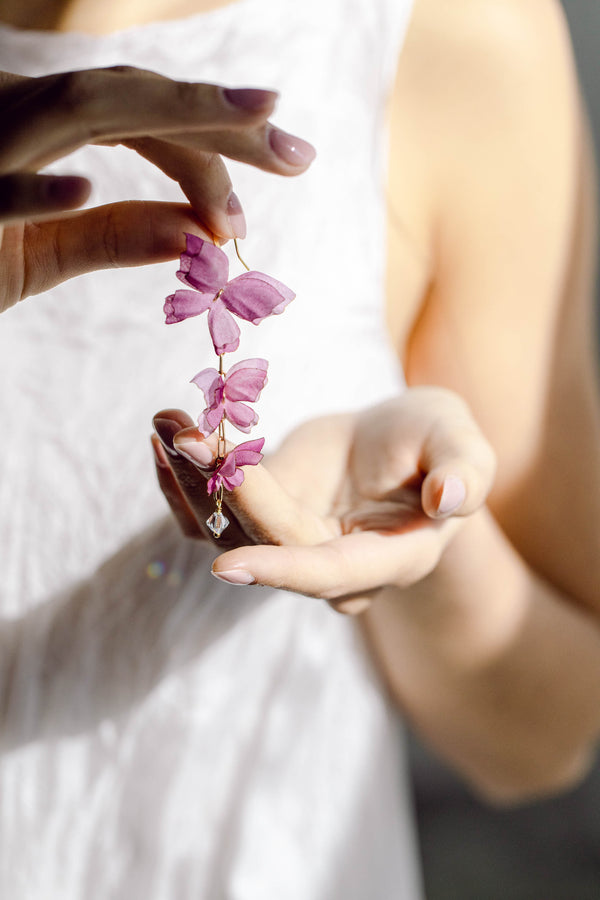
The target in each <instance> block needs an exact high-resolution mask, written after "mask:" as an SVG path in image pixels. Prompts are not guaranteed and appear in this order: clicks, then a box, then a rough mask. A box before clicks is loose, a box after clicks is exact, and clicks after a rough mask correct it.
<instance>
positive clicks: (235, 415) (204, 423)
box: [192, 359, 269, 436]
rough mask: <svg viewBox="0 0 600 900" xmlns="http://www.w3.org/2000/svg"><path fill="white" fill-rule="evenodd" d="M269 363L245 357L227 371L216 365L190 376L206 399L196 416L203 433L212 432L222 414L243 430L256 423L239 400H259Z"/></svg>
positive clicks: (253, 416)
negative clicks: (203, 408)
mask: <svg viewBox="0 0 600 900" xmlns="http://www.w3.org/2000/svg"><path fill="white" fill-rule="evenodd" d="M268 365H269V364H268V362H267V361H266V359H245V360H243V361H242V362H239V363H236V364H235V366H232V367H231V369H230V370H229V371H228V373H227V375H220V374H219V372H218V371H217V370H216V369H202V371H201V372H198V374H197V375H195V376H194V377H193V378H192V383H193V384H197V385H198V387H199V388H200V390H201V391H203V393H204V399H205V401H206V409H205V410H204V411H203V412H202V413H201V414H200V416H199V418H198V426H199V428H200V431H201V432H202V434H203V435H205V436H207V435H209V434H212V433H213V431H215V430H216V429H217V428H218V427H219V424H220V422H221V420H222V419H223V418H225V419H227V420H228V421H229V422H231V424H232V425H235V427H236V428H239V430H240V431H245V432H246V434H247V433H248V432H249V431H250V429H251V428H252V427H253V426H254V425H256V423H257V422H258V416H257V414H256V413H255V412H254V410H253V409H251V408H250V407H249V406H246V404H245V403H242V401H243V400H249V401H250V402H251V403H254V402H255V401H256V400H258V398H259V396H260V392H261V391H262V389H263V388H264V386H265V384H266V383H267V367H268Z"/></svg>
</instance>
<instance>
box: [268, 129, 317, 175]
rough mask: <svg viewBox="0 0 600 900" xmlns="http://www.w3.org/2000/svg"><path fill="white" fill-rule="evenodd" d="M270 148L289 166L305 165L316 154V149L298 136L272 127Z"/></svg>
mask: <svg viewBox="0 0 600 900" xmlns="http://www.w3.org/2000/svg"><path fill="white" fill-rule="evenodd" d="M269 143H270V145H271V149H272V150H273V152H274V153H276V154H277V156H278V157H279V158H280V159H282V160H283V161H284V162H286V163H288V165H290V166H307V165H308V164H309V163H311V162H312V161H313V159H314V158H315V156H316V155H317V151H316V150H315V148H314V147H313V146H312V144H309V143H308V141H303V140H302V139H301V138H299V137H294V136H293V135H292V134H287V133H286V132H285V131H280V130H279V128H272V129H271V131H270V133H269Z"/></svg>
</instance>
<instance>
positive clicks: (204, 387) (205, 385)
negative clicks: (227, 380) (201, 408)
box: [190, 369, 221, 406]
mask: <svg viewBox="0 0 600 900" xmlns="http://www.w3.org/2000/svg"><path fill="white" fill-rule="evenodd" d="M190 384H195V385H197V386H198V387H199V388H200V390H201V391H202V393H203V394H204V399H205V401H206V404H207V406H212V404H213V402H214V398H215V392H216V390H217V388H219V387H220V386H221V376H220V375H219V373H218V372H217V370H216V369H202V371H201V372H198V374H197V375H194V377H193V378H192V380H191V382H190Z"/></svg>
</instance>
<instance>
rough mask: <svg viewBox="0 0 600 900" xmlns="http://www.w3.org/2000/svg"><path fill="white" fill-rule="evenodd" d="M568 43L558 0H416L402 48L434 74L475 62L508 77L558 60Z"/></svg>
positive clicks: (458, 70)
mask: <svg viewBox="0 0 600 900" xmlns="http://www.w3.org/2000/svg"><path fill="white" fill-rule="evenodd" d="M568 47H569V33H568V28H567V25H566V22H565V18H564V14H563V11H562V7H561V5H560V2H559V0H452V2H451V3H448V2H447V0H415V7H414V11H413V16H412V20H411V25H410V28H409V34H408V41H407V48H406V49H407V56H410V57H411V58H412V62H415V61H416V59H418V60H419V61H420V63H421V65H423V66H427V67H433V68H434V69H435V70H437V74H442V73H444V74H446V75H447V74H452V73H449V72H448V70H447V68H446V67H447V66H448V65H451V66H452V69H453V71H455V72H456V75H460V74H461V73H463V72H464V71H465V70H467V69H468V68H469V67H472V66H476V67H477V69H478V71H479V73H480V74H490V75H493V73H494V72H498V71H501V72H502V73H504V74H505V75H508V76H511V75H515V74H516V75H518V74H521V75H522V74H524V73H527V72H529V73H532V72H533V71H535V69H536V68H537V67H538V66H539V64H540V62H544V61H545V62H548V61H549V60H550V59H552V57H553V56H554V58H555V61H557V62H558V61H560V59H561V57H563V55H564V53H565V51H568ZM455 67H456V68H455ZM434 74H435V72H434ZM542 74H545V75H548V73H547V72H546V73H542ZM452 81H454V78H452Z"/></svg>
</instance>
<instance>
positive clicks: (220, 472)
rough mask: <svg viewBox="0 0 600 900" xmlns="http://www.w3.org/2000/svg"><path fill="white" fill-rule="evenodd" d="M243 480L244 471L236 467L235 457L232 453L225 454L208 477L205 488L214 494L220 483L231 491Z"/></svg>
mask: <svg viewBox="0 0 600 900" xmlns="http://www.w3.org/2000/svg"><path fill="white" fill-rule="evenodd" d="M243 480H244V473H243V472H242V470H241V469H236V465H235V457H234V456H233V453H232V452H230V453H228V454H227V456H226V457H225V459H224V460H223V462H222V463H221V465H220V466H219V467H218V468H217V469H216V471H215V472H214V474H213V475H212V476H211V477H210V478H209V479H208V484H207V485H206V488H207V490H208V493H209V494H214V493H216V491H218V490H219V488H220V487H221V485H223V487H224V488H226V490H228V491H232V490H233V488H234V487H239V486H240V484H242V482H243Z"/></svg>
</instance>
